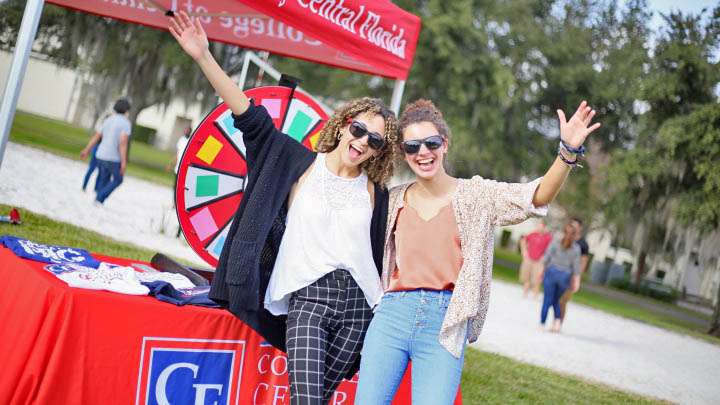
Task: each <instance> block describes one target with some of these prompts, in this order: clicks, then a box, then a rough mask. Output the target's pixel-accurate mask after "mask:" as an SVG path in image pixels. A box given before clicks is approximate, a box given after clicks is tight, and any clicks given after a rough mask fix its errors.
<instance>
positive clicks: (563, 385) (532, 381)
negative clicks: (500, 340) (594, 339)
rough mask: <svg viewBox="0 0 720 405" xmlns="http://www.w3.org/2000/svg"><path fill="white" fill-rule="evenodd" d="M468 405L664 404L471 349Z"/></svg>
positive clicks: (465, 381) (466, 373)
mask: <svg viewBox="0 0 720 405" xmlns="http://www.w3.org/2000/svg"><path fill="white" fill-rule="evenodd" d="M460 389H461V391H462V396H463V403H464V404H660V403H664V402H662V401H659V400H655V399H650V398H645V397H642V396H639V395H635V394H629V393H625V392H623V391H618V390H615V389H612V388H609V387H606V386H603V385H600V384H595V383H590V382H586V381H584V380H582V379H578V378H576V377H572V376H568V375H565V374H561V373H556V372H554V371H550V370H547V369H545V368H542V367H537V366H533V365H530V364H526V363H522V362H519V361H515V360H511V359H509V358H507V357H504V356H500V355H497V354H493V353H487V352H482V351H479V350H475V349H473V348H467V349H466V352H465V367H464V368H463V374H462V379H461V380H460Z"/></svg>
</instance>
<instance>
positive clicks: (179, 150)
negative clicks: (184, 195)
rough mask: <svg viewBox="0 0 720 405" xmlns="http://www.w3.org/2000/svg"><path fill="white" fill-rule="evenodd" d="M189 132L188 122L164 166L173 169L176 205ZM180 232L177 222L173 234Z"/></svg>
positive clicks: (174, 202)
mask: <svg viewBox="0 0 720 405" xmlns="http://www.w3.org/2000/svg"><path fill="white" fill-rule="evenodd" d="M190 134H192V126H191V125H190V123H187V125H185V127H184V128H183V135H182V136H181V137H180V138H178V141H177V143H176V144H175V156H173V160H172V162H170V163H169V164H168V165H167V167H166V168H165V172H166V173H170V170H173V172H174V173H175V188H173V190H172V192H173V205H174V206H175V205H177V204H176V203H177V201H175V190H176V189H177V179H178V169H180V160H182V156H183V153H185V148H186V147H187V144H188V142H190ZM180 232H182V228H181V227H180V224H178V230H177V234H176V235H175V237H176V238H179V237H180Z"/></svg>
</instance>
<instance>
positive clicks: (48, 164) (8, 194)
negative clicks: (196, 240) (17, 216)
mask: <svg viewBox="0 0 720 405" xmlns="http://www.w3.org/2000/svg"><path fill="white" fill-rule="evenodd" d="M87 167H88V164H87V162H78V161H75V160H70V159H66V158H63V157H59V156H57V155H53V154H51V153H48V152H45V151H42V150H39V149H35V148H30V147H27V146H23V145H19V144H16V143H12V142H8V145H7V149H6V150H5V156H4V157H3V162H2V168H0V202H2V203H4V204H8V205H13V206H19V207H22V208H26V209H28V210H30V211H34V212H37V213H38V214H43V215H45V216H48V217H50V218H53V219H56V220H59V221H63V222H69V223H71V224H73V225H77V226H80V227H83V228H86V229H90V230H93V231H95V232H98V233H101V234H103V235H107V236H109V237H111V238H113V239H116V240H119V241H123V242H128V243H131V244H133V245H135V246H140V247H144V248H147V249H151V250H155V251H158V252H162V253H165V254H170V255H173V256H175V257H179V258H183V259H186V260H188V261H191V262H193V263H196V264H198V265H205V266H207V265H206V264H205V263H204V262H203V261H202V259H200V258H199V257H198V256H197V254H195V252H194V251H193V250H192V248H190V246H189V245H188V244H187V243H186V242H185V239H184V238H183V237H182V236H181V237H180V238H176V237H175V235H176V232H177V216H176V215H175V208H173V196H172V190H171V189H170V187H166V186H161V185H158V184H155V183H150V182H148V181H144V180H139V179H136V178H133V177H129V176H125V178H124V181H123V183H122V184H121V185H120V187H118V188H117V189H116V190H115V191H114V192H113V194H111V195H110V197H109V198H108V199H107V200H106V201H105V204H104V205H103V206H102V207H97V206H95V205H94V204H93V201H94V198H95V194H94V193H93V192H92V191H90V189H91V188H92V186H94V184H95V175H93V177H92V178H91V179H90V183H89V184H88V191H87V192H82V190H81V187H82V180H83V178H84V176H85V172H86V171H87ZM96 174H97V172H96ZM5 215H7V213H5ZM94 253H100V254H102V253H103V252H94ZM147 260H148V261H150V258H149V257H148V258H147Z"/></svg>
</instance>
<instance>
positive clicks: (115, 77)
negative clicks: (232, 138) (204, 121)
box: [0, 0, 234, 131]
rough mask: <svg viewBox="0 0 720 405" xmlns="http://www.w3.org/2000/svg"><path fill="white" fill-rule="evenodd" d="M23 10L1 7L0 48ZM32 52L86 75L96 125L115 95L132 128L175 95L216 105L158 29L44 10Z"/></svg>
mask: <svg viewBox="0 0 720 405" xmlns="http://www.w3.org/2000/svg"><path fill="white" fill-rule="evenodd" d="M23 8H24V2H22V1H18V0H7V1H6V2H4V3H0V11H1V13H0V14H1V15H2V17H0V23H2V24H3V25H2V26H3V27H4V29H3V30H2V31H1V32H0V38H2V41H1V42H0V45H2V46H4V47H9V46H10V45H11V44H14V41H15V40H16V35H17V31H18V29H19V26H20V20H21V18H22V10H23ZM213 47H214V51H215V52H216V53H218V54H223V55H233V54H234V53H233V52H228V49H229V48H231V47H230V46H229V45H224V44H213ZM34 49H36V50H37V51H39V52H41V53H43V54H45V55H46V56H48V57H49V58H50V59H51V60H53V61H54V62H56V63H58V64H60V65H63V66H68V67H72V68H76V69H78V70H80V71H84V72H86V74H87V75H86V79H87V80H88V84H89V86H87V87H88V88H89V89H91V92H90V94H88V97H89V98H91V99H92V101H91V105H90V106H91V108H92V110H93V116H94V118H95V121H97V119H98V118H99V117H100V115H101V114H102V113H103V112H104V111H106V110H107V108H108V105H109V104H110V103H111V101H112V99H113V98H114V97H119V96H125V97H127V98H128V99H129V100H130V102H131V105H132V109H131V110H130V121H131V122H132V123H133V125H135V121H136V118H137V116H138V114H140V112H141V111H142V110H143V109H145V108H147V107H149V106H152V105H158V104H159V105H167V104H168V103H169V102H170V100H171V99H172V98H173V97H183V98H184V99H185V101H186V102H188V103H190V102H198V101H199V102H201V103H202V104H203V105H204V106H205V107H206V109H209V108H210V106H212V105H213V103H214V102H215V93H214V91H213V90H212V88H211V87H210V85H209V84H208V82H207V80H206V79H205V78H204V76H203V74H202V72H201V71H200V69H197V67H196V66H195V64H194V63H193V61H192V60H190V58H187V56H186V55H185V54H184V52H183V51H182V49H181V48H180V47H179V46H177V43H176V42H175V40H174V39H173V38H172V36H171V35H170V34H169V33H167V32H165V31H162V30H157V29H153V28H149V27H145V26H141V25H137V24H130V23H126V22H122V21H118V20H113V19H109V18H103V17H98V16H95V15H91V14H86V13H82V12H79V11H75V10H69V9H65V8H60V7H56V6H46V7H45V9H44V10H43V15H42V18H41V21H40V25H39V27H38V34H37V40H36V42H35V44H34ZM221 60H223V59H221ZM90 130H91V131H92V128H91V129H90Z"/></svg>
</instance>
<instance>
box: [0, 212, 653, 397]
mask: <svg viewBox="0 0 720 405" xmlns="http://www.w3.org/2000/svg"><path fill="white" fill-rule="evenodd" d="M10 208H11V207H9V206H7V205H3V204H0V215H7V214H8V212H10ZM18 211H19V212H20V217H21V219H22V222H23V223H22V225H11V224H6V223H0V235H5V234H8V235H13V236H17V237H22V238H27V239H30V240H33V241H35V242H38V243H46V244H53V245H60V246H70V247H75V248H80V249H86V250H88V251H90V252H93V253H99V254H104V255H109V256H118V257H123V258H128V259H133V260H142V261H149V260H150V258H151V257H152V255H153V254H154V252H152V251H150V250H147V249H142V248H139V247H135V246H132V245H129V244H126V243H123V242H118V241H115V240H113V239H110V238H108V237H105V236H102V235H99V234H97V233H95V232H92V231H88V230H85V229H82V228H79V227H76V226H73V225H69V224H66V223H62V222H58V221H54V220H52V219H49V218H47V217H45V216H42V215H38V214H34V213H32V212H30V211H27V210H24V209H18ZM461 389H462V395H463V403H465V404H478V403H495V404H505V403H547V404H550V403H573V404H576V403H593V404H594V403H633V404H635V403H637V404H641V403H642V404H645V403H647V404H650V403H661V402H659V401H655V400H652V399H647V398H644V397H641V396H637V395H634V394H628V393H625V392H622V391H618V390H615V389H613V388H609V387H606V386H603V385H600V384H594V383H589V382H585V381H583V380H580V379H578V378H575V377H571V376H567V375H564V374H560V373H556V372H553V371H550V370H547V369H544V368H541V367H536V366H532V365H528V364H525V363H521V362H518V361H515V360H511V359H509V358H507V357H503V356H499V355H496V354H490V353H486V352H481V351H478V350H475V349H473V348H468V349H467V351H466V354H465V367H464V370H463V375H462V381H461Z"/></svg>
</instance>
